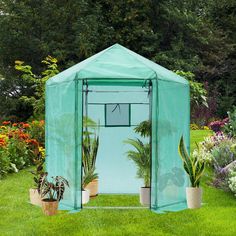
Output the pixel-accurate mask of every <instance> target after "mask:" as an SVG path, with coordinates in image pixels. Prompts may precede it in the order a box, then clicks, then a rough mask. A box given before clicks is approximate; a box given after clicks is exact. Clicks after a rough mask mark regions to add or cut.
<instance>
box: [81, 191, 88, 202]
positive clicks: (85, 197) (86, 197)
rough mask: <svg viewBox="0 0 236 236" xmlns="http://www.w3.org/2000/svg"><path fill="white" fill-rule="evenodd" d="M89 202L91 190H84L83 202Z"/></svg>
mask: <svg viewBox="0 0 236 236" xmlns="http://www.w3.org/2000/svg"><path fill="white" fill-rule="evenodd" d="M88 202H89V190H82V204H86V203H88Z"/></svg>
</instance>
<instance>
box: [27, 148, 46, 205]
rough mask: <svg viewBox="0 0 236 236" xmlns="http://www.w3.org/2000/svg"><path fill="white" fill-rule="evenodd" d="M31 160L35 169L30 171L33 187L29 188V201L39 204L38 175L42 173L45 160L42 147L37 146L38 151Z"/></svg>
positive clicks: (40, 203)
mask: <svg viewBox="0 0 236 236" xmlns="http://www.w3.org/2000/svg"><path fill="white" fill-rule="evenodd" d="M33 161H34V164H35V167H36V168H35V170H33V171H30V172H31V174H32V175H33V176H34V177H33V180H34V187H33V188H30V190H29V194H30V203H31V204H33V205H38V206H41V205H42V201H41V197H40V194H39V192H38V183H39V179H40V176H41V175H42V174H43V173H44V170H43V165H44V162H45V154H44V150H43V149H42V148H40V147H39V149H38V153H37V155H36V157H35V158H34V159H33Z"/></svg>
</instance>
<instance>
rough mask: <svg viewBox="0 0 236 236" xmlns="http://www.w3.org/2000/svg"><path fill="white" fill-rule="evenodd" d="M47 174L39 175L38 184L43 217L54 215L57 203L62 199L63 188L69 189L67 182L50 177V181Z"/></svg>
mask: <svg viewBox="0 0 236 236" xmlns="http://www.w3.org/2000/svg"><path fill="white" fill-rule="evenodd" d="M47 175H48V173H44V174H42V175H41V177H40V179H39V182H38V192H39V193H40V196H41V199H42V209H43V213H44V214H45V215H49V216H51V215H55V214H56V213H57V209H58V203H59V201H60V200H61V199H63V195H64V192H65V188H66V187H69V183H68V181H67V180H66V179H65V178H63V177H61V176H56V177H51V178H52V181H51V182H50V181H48V179H47Z"/></svg>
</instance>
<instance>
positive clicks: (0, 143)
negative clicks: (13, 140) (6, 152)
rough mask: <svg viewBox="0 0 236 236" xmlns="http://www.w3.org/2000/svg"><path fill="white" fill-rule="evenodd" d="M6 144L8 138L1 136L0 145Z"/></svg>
mask: <svg viewBox="0 0 236 236" xmlns="http://www.w3.org/2000/svg"><path fill="white" fill-rule="evenodd" d="M4 146H6V140H5V139H3V138H0V147H4Z"/></svg>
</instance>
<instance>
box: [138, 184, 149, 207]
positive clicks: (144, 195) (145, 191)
mask: <svg viewBox="0 0 236 236" xmlns="http://www.w3.org/2000/svg"><path fill="white" fill-rule="evenodd" d="M140 203H141V204H142V205H143V206H150V188H145V187H142V188H140Z"/></svg>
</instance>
